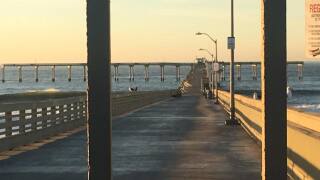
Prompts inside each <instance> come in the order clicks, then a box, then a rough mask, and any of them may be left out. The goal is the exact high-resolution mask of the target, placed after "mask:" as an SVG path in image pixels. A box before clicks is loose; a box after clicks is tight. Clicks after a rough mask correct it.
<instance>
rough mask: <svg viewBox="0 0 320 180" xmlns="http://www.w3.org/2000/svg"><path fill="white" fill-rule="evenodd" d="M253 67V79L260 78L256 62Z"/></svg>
mask: <svg viewBox="0 0 320 180" xmlns="http://www.w3.org/2000/svg"><path fill="white" fill-rule="evenodd" d="M251 68H252V80H255V81H256V80H258V71H257V70H258V69H257V65H256V64H253V65H252V66H251Z"/></svg>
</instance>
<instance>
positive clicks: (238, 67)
mask: <svg viewBox="0 0 320 180" xmlns="http://www.w3.org/2000/svg"><path fill="white" fill-rule="evenodd" d="M236 70H237V79H238V81H241V65H240V64H237V65H236Z"/></svg>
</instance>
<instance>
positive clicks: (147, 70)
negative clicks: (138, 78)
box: [144, 64, 149, 81]
mask: <svg viewBox="0 0 320 180" xmlns="http://www.w3.org/2000/svg"><path fill="white" fill-rule="evenodd" d="M144 80H145V81H149V65H147V64H146V65H144Z"/></svg>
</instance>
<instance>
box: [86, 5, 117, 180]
mask: <svg viewBox="0 0 320 180" xmlns="http://www.w3.org/2000/svg"><path fill="white" fill-rule="evenodd" d="M87 48H88V49H87V51H88V111H89V116H88V144H89V152H88V157H89V160H88V165H89V171H88V178H89V180H96V179H103V180H106V179H112V168H111V130H112V128H111V127H112V126H111V74H110V66H111V55H110V54H111V52H110V0H87Z"/></svg>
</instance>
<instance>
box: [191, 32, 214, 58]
mask: <svg viewBox="0 0 320 180" xmlns="http://www.w3.org/2000/svg"><path fill="white" fill-rule="evenodd" d="M196 35H197V36H201V35H205V36H207V37H208V38H209V39H210V40H211V41H212V42H213V43H214V44H215V49H213V50H214V51H215V52H216V56H215V62H217V61H218V40H217V39H213V38H212V37H211V36H210V35H209V34H207V33H201V32H197V33H196Z"/></svg>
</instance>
